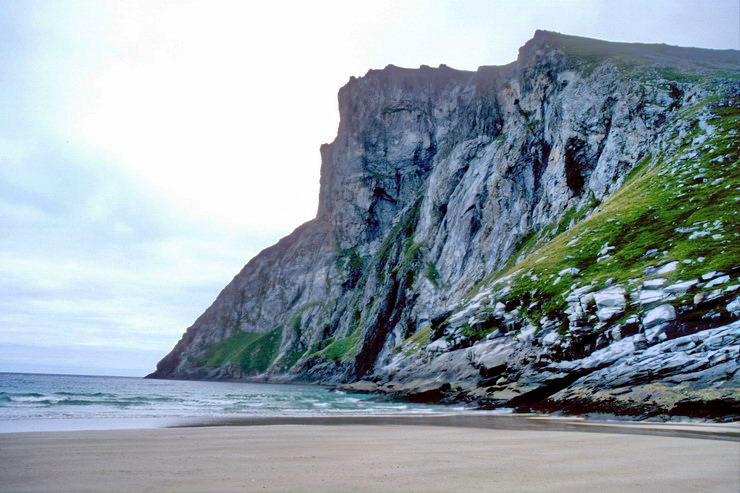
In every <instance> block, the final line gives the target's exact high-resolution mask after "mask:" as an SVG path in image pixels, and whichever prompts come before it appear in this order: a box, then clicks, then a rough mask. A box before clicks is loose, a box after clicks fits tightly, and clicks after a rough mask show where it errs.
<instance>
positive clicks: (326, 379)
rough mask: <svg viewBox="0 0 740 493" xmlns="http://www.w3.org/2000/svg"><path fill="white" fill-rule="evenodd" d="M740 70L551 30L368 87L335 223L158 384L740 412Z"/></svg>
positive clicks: (242, 279) (359, 104) (330, 159)
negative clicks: (301, 386)
mask: <svg viewBox="0 0 740 493" xmlns="http://www.w3.org/2000/svg"><path fill="white" fill-rule="evenodd" d="M739 60H740V54H739V53H738V52H737V51H734V50H727V51H714V50H703V49H696V48H680V47H673V46H666V45H644V44H623V43H607V42H603V41H598V40H591V39H586V38H578V37H572V36H565V35H561V34H557V33H551V32H545V31H538V32H537V33H535V36H534V38H533V39H532V40H530V41H529V42H527V43H526V44H525V45H524V46H523V47H522V48H521V49H520V50H519V56H518V58H517V60H516V61H515V62H513V63H511V64H509V65H506V66H502V67H480V68H479V69H478V70H477V71H475V72H467V71H459V70H454V69H452V68H449V67H446V66H440V67H439V68H430V67H421V68H419V69H413V70H412V69H404V68H399V67H395V66H388V67H386V68H385V69H383V70H371V71H369V72H368V73H367V74H366V75H365V76H364V77H361V78H352V79H351V80H350V81H349V83H348V84H347V85H346V86H344V87H343V88H342V89H341V90H340V91H339V111H340V124H339V129H338V132H337V137H336V139H335V140H334V142H332V143H331V144H328V145H323V146H322V147H321V156H322V167H321V191H320V203H319V209H318V213H317V216H316V218H315V219H313V220H311V221H309V222H308V223H306V224H303V225H302V226H300V227H299V228H298V229H296V230H295V231H294V232H293V233H292V234H290V235H289V236H287V237H285V238H284V239H282V240H281V241H280V242H278V243H277V244H276V245H274V246H272V247H270V248H268V249H266V250H264V251H263V252H261V253H260V254H259V255H257V256H256V257H255V258H253V259H252V260H251V261H250V262H249V263H248V264H247V265H246V266H245V267H244V268H243V269H242V271H241V272H240V273H239V274H237V276H236V277H235V278H234V279H233V280H232V281H231V283H229V285H228V286H226V288H224V290H223V291H222V292H221V294H220V295H219V296H218V298H217V299H216V300H215V301H214V303H213V304H212V305H211V306H210V307H209V308H208V309H207V310H206V311H205V313H203V315H201V316H200V317H199V318H198V319H197V320H196V321H195V323H194V324H193V325H192V326H191V327H190V328H188V329H187V331H186V332H185V334H184V335H183V337H182V339H181V340H180V341H179V342H178V343H177V345H176V346H175V348H174V349H173V350H172V352H170V354H168V355H167V356H166V357H165V358H164V359H163V360H162V361H161V362H160V363H159V364H158V365H157V370H156V371H155V372H154V373H152V375H150V377H155V378H189V379H237V380H238V379H244V380H269V381H278V382H314V383H331V384H343V385H345V386H347V387H348V388H350V389H354V390H361V391H371V392H383V393H387V394H390V395H391V396H393V397H401V398H406V399H415V400H435V401H443V402H444V401H450V402H451V401H459V400H463V401H474V402H477V403H479V404H481V405H484V406H491V407H495V406H507V407H518V408H536V409H548V410H553V409H559V410H565V411H569V412H582V411H604V412H614V413H618V414H632V415H655V414H678V415H692V416H710V417H728V416H733V415H737V414H738V397H740V383H739V382H738V378H737V369H738V360H739V357H740V351H739V348H740V322H739V321H738V318H740V300H738V298H737V288H738V284H737V272H738V265H740V259H739V258H738V252H740V248H738V246H739V245H738V237H739V235H740V231H739V230H738V218H737V212H738V207H737V202H736V197H737V195H736V190H737V186H738V182H739V178H740V177H739V170H740V167H738V155H739V149H738V139H737V131H738V128H740V125H739V124H738V123H739V119H740V117H739V113H740V111H739V110H738V108H740V83H739V82H738V76H739V75H740V63H739Z"/></svg>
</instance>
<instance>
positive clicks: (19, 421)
mask: <svg viewBox="0 0 740 493" xmlns="http://www.w3.org/2000/svg"><path fill="white" fill-rule="evenodd" d="M462 411H464V408H460V407H458V408H450V407H448V406H440V405H425V404H412V403H406V402H379V401H377V400H375V399H373V398H372V396H368V395H365V394H350V393H344V392H338V391H332V390H329V389H327V388H325V387H320V386H308V385H277V384H260V383H231V382H195V381H180V380H147V379H143V378H130V377H104V376H81V375H41V374H27V373H0V432H13V431H35V430H62V429H111V428H132V427H143V428H150V427H158V426H169V425H176V424H182V423H187V422H188V420H191V421H192V420H193V419H195V418H209V419H213V418H234V417H278V416H299V417H302V416H337V415H342V416H347V415H363V416H365V415H398V414H436V413H450V412H462Z"/></svg>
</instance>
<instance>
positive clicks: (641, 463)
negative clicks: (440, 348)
mask: <svg viewBox="0 0 740 493" xmlns="http://www.w3.org/2000/svg"><path fill="white" fill-rule="evenodd" d="M434 418H435V419H425V420H423V421H424V422H422V421H420V420H418V419H415V418H412V419H411V420H406V421H407V422H404V420H403V419H401V418H399V417H393V419H392V420H391V421H394V422H395V423H387V422H383V421H385V420H386V419H387V418H380V419H375V418H373V419H372V421H374V424H358V423H356V422H353V419H349V420H348V419H336V418H329V419H320V420H321V421H323V422H318V421H319V420H310V421H311V423H310V424H305V423H299V422H298V421H297V420H296V419H292V420H285V419H283V420H281V421H282V424H274V423H273V422H271V420H270V419H268V420H248V422H242V423H241V424H240V425H234V424H233V423H227V422H221V423H220V424H219V425H214V424H213V423H211V424H209V425H206V424H205V423H204V424H202V425H200V426H190V427H177V428H158V429H145V430H141V429H140V430H105V431H100V430H98V431H67V432H35V433H9V434H0V491H13V492H18V493H20V492H30V491H70V492H71V491H75V492H97V491H100V490H101V488H102V489H104V490H105V491H109V492H119V491H120V492H123V491H158V492H191V491H192V492H194V491H199V492H217V491H218V492H232V491H233V492H236V491H270V492H295V491H308V492H319V491H321V492H346V491H356V492H367V493H371V492H372V493H375V492H385V491H394V492H421V491H424V492H450V491H456V492H461V493H464V492H476V493H477V492H480V491H501V492H506V493H525V492H531V491H548V492H554V493H558V492H569V493H570V492H573V491H599V492H600V493H618V492H624V491H643V492H646V493H647V492H653V491H654V492H663V491H682V492H697V493H698V492H702V493H703V492H705V491H715V492H732V493H735V492H736V491H738V488H739V487H740V474H739V473H738V469H737V464H738V462H739V461H740V447H738V439H737V434H738V432H737V431H735V432H734V435H733V438H732V439H728V437H726V436H723V434H726V433H732V432H733V431H732V430H728V429H727V428H731V427H730V426H728V425H712V424H664V425H662V426H661V425H657V424H650V425H649V427H651V428H654V427H656V425H657V428H659V429H660V431H662V432H667V433H671V435H665V434H660V433H658V434H656V433H655V432H654V431H651V430H647V429H646V428H642V429H641V430H640V431H641V432H640V433H634V431H635V430H634V428H641V427H640V426H635V425H634V424H633V423H629V424H628V425H624V424H621V423H614V424H613V425H610V426H607V427H604V428H609V431H606V432H605V431H604V430H602V429H601V428H602V427H603V425H600V424H592V423H589V422H585V420H582V421H581V422H578V423H574V422H573V420H570V419H566V418H543V417H529V418H523V417H511V419H512V420H520V424H521V426H527V427H530V428H528V429H523V428H518V429H514V428H502V427H497V428H490V427H488V428H487V427H482V428H481V427H477V426H473V424H475V423H471V422H470V420H463V421H466V422H467V423H461V422H460V421H459V420H452V422H454V426H451V425H449V422H450V420H449V419H448V417H434ZM360 419H366V418H360ZM298 420H300V421H305V420H306V419H305V418H299V419H298ZM445 420H447V422H448V424H442V422H443V421H445ZM435 421H438V422H437V423H436V424H434V422H435ZM326 422H329V423H330V424H326ZM497 422H498V425H497V426H504V424H503V422H502V421H501V420H498V421H497ZM538 423H544V424H538ZM538 426H539V428H537V427H538ZM554 428H564V429H554ZM712 428H715V429H714V430H712ZM716 428H720V430H717V429H716ZM625 429H627V431H625ZM574 430H576V431H574ZM738 431H740V430H738ZM643 432H646V433H643ZM688 432H690V435H686V433H688ZM697 433H699V434H698V435H697ZM702 433H712V434H714V435H716V436H712V437H709V436H707V435H702ZM707 438H708V439H707Z"/></svg>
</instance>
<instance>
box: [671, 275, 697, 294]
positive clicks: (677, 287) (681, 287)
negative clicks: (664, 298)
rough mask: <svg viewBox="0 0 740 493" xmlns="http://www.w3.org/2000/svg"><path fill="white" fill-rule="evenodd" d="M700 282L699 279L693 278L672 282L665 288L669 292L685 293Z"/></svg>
mask: <svg viewBox="0 0 740 493" xmlns="http://www.w3.org/2000/svg"><path fill="white" fill-rule="evenodd" d="M698 283H699V281H698V280H696V279H693V280H691V281H684V282H677V283H675V284H671V285H670V286H666V287H665V288H664V290H665V291H666V292H667V293H671V294H677V295H683V294H685V293H687V292H688V291H689V290H690V289H691V288H693V287H694V286H696V285H697V284H698Z"/></svg>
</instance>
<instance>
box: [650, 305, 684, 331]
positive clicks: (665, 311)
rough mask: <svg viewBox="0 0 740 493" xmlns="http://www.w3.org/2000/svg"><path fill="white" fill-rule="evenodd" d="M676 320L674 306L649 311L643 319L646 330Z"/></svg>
mask: <svg viewBox="0 0 740 493" xmlns="http://www.w3.org/2000/svg"><path fill="white" fill-rule="evenodd" d="M675 319H676V309H675V308H673V306H672V305H669V304H665V305H660V306H658V307H655V308H653V309H652V310H650V311H648V312H647V313H646V314H645V316H644V317H643V319H642V324H643V325H644V326H645V328H646V329H648V328H650V327H654V326H655V325H658V324H662V323H664V322H669V321H671V320H675Z"/></svg>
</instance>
